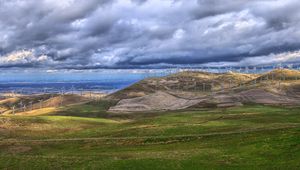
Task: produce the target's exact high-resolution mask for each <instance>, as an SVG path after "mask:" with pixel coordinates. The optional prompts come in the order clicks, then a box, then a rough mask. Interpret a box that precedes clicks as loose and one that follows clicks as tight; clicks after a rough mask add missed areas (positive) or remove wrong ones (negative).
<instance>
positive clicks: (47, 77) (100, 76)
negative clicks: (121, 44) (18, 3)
mask: <svg viewBox="0 0 300 170" xmlns="http://www.w3.org/2000/svg"><path fill="white" fill-rule="evenodd" d="M163 75H165V74H163V73H145V72H131V71H125V72H118V71H111V72H110V71H105V72H75V73H74V72H66V73H57V72H51V73H47V72H37V73H35V72H29V73H26V72H25V73H23V72H14V73H3V72H2V73H0V93H12V92H13V93H19V94H38V93H60V92H62V91H63V92H74V93H76V92H77V93H78V92H80V91H92V92H101V93H112V92H114V91H117V90H120V89H123V88H126V87H128V86H130V85H131V84H134V83H136V82H138V81H140V80H142V79H144V78H147V77H154V76H155V77H159V76H163Z"/></svg>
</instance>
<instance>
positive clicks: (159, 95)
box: [109, 91, 200, 112]
mask: <svg viewBox="0 0 300 170" xmlns="http://www.w3.org/2000/svg"><path fill="white" fill-rule="evenodd" d="M199 102H200V100H187V99H182V98H178V97H175V96H173V95H171V94H168V93H165V92H162V91H158V92H156V93H154V94H149V95H146V96H143V97H137V98H133V99H123V100H121V101H119V103H118V104H117V105H116V106H114V107H111V108H110V109H109V111H110V112H137V111H158V110H178V109H185V108H188V107H190V106H193V105H195V104H197V103H199Z"/></svg>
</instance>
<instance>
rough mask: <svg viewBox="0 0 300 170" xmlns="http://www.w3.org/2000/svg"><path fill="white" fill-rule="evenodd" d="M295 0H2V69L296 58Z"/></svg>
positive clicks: (299, 41) (299, 57)
mask: <svg viewBox="0 0 300 170" xmlns="http://www.w3.org/2000/svg"><path fill="white" fill-rule="evenodd" d="M299 9H300V1H299V0H38V1H37V0H0V69H2V70H3V69H4V70H8V69H19V70H24V69H46V70H62V69H64V70H89V69H139V68H168V67H183V66H186V65H199V66H202V65H203V66H247V65H262V64H280V63H297V62H298V63H300V10H299Z"/></svg>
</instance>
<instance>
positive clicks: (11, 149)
mask: <svg viewBox="0 0 300 170" xmlns="http://www.w3.org/2000/svg"><path fill="white" fill-rule="evenodd" d="M31 149H32V148H31V147H29V146H11V147H9V148H8V153H11V154H18V153H25V152H28V151H30V150H31Z"/></svg>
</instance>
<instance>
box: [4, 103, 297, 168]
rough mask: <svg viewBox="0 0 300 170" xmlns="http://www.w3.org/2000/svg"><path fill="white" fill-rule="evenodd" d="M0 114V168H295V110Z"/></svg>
mask: <svg viewBox="0 0 300 170" xmlns="http://www.w3.org/2000/svg"><path fill="white" fill-rule="evenodd" d="M108 105H109V103H105V102H103V103H101V104H99V103H94V104H84V105H80V106H68V107H66V108H63V109H62V110H61V111H56V112H53V113H51V114H48V115H43V116H3V117H0V139H1V140H0V169H2V168H8V169H298V168H299V167H300V108H279V107H269V106H260V105H248V106H243V107H236V108H229V109H203V110H185V111H176V112H161V113H134V114H110V113H106V112H105V108H106V107H108Z"/></svg>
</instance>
